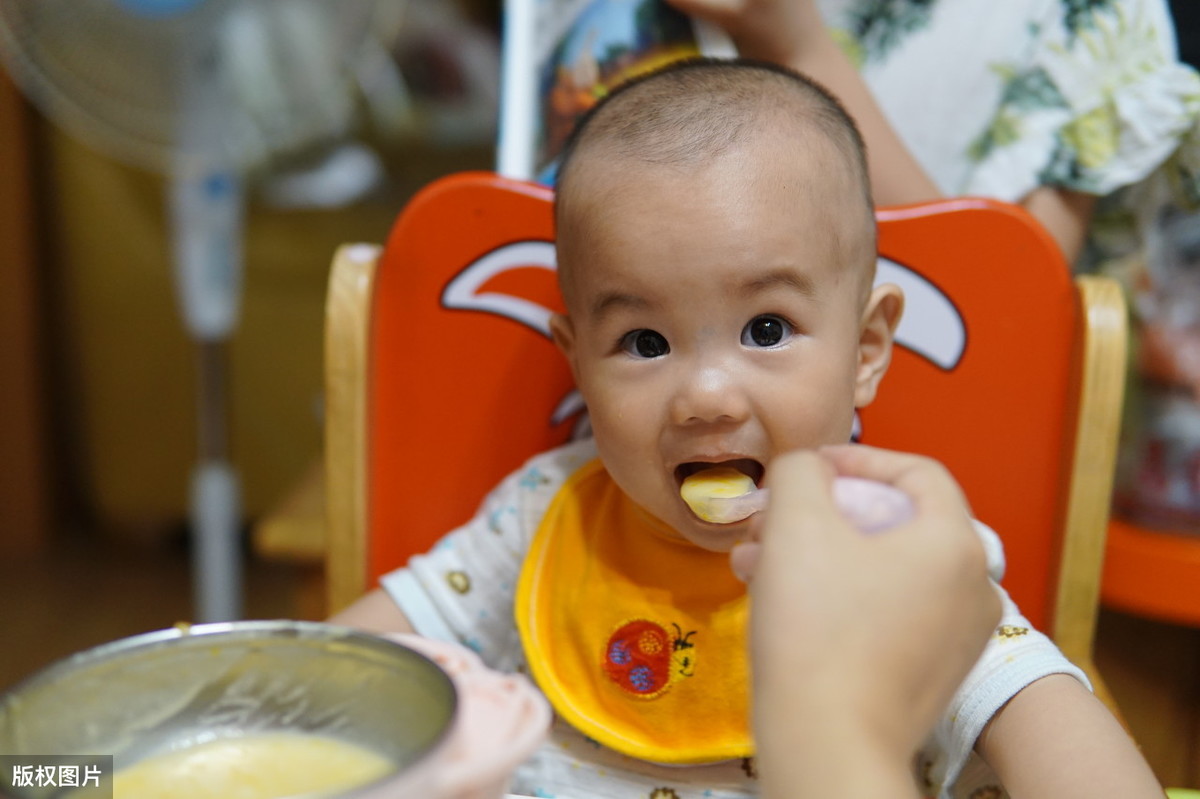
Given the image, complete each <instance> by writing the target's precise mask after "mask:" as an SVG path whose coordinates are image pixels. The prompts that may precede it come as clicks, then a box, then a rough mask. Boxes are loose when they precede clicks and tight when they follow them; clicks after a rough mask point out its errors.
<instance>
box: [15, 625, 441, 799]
mask: <svg viewBox="0 0 1200 799" xmlns="http://www.w3.org/2000/svg"><path fill="white" fill-rule="evenodd" d="M457 704H458V697H457V694H456V692H455V688H454V684H453V682H452V681H451V679H450V677H449V676H448V675H447V674H446V673H445V672H444V671H443V670H442V669H441V668H439V667H438V666H437V665H436V664H435V663H434V662H433V661H431V660H430V659H429V658H427V657H425V656H424V655H422V654H419V653H417V652H415V651H413V650H412V649H409V648H407V647H405V646H402V645H400V644H398V643H395V642H392V641H388V640H385V639H383V638H379V637H376V636H372V635H367V634H364V633H360V632H356V631H354V630H350V629H347V628H342V627H336V626H333V625H328V624H320V623H316V622H295V621H252V622H230V623H223V624H203V625H193V626H190V627H189V626H184V625H181V626H179V627H178V628H172V629H167V630H160V631H157V632H152V633H146V634H143V635H136V636H133V637H131V638H124V639H121V640H118V641H114V642H112V643H108V644H104V645H102V646H98V647H96V648H94V649H89V650H86V651H84V652H80V653H78V654H76V655H72V656H70V657H68V658H65V659H63V660H61V661H58V662H57V663H55V664H53V665H51V666H48V667H47V668H45V669H43V670H42V671H40V672H38V673H37V674H35V675H33V676H32V677H30V678H28V679H27V680H25V681H23V682H21V683H19V684H18V685H16V686H15V687H14V688H12V689H11V690H10V691H9V692H8V693H6V694H5V695H3V696H2V697H0V752H3V753H5V754H10V755H31V756H33V755H113V756H114V766H115V768H121V767H123V766H126V765H129V764H132V763H135V762H137V761H139V760H142V759H144V758H146V757H150V756H152V755H155V754H158V753H161V752H163V751H167V750H173V749H180V748H183V747H186V746H189V745H192V744H195V743H199V742H202V741H207V740H212V739H214V738H218V737H223V736H243V735H247V734H257V733H273V732H307V733H313V734H318V735H324V736H327V737H332V738H336V739H339V740H342V741H346V742H348V743H352V744H356V745H358V746H361V747H364V748H366V749H368V750H371V751H375V752H378V753H379V754H382V755H383V756H384V757H386V758H388V759H389V760H391V761H392V762H394V763H395V765H396V771H395V772H394V773H392V774H389V775H388V776H387V777H385V778H384V779H391V778H393V777H395V775H396V774H398V773H400V772H402V771H404V770H406V769H408V768H410V767H412V766H413V765H414V764H416V763H417V762H419V761H421V760H422V759H423V758H425V757H426V756H428V755H430V754H431V752H432V751H433V750H434V749H436V748H437V746H438V744H439V743H440V742H441V741H442V740H443V739H444V738H445V737H446V735H447V733H448V732H449V730H450V728H451V726H452V723H453V720H454V716H455V711H456V708H457ZM29 795H30V796H36V795H38V794H29Z"/></svg>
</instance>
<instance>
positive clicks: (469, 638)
mask: <svg viewBox="0 0 1200 799" xmlns="http://www.w3.org/2000/svg"><path fill="white" fill-rule="evenodd" d="M592 457H594V448H593V446H592V445H591V442H577V443H574V444H568V445H567V446H565V447H562V448H559V449H556V450H552V451H550V452H547V453H543V454H541V455H538V456H536V457H534V458H532V459H531V460H529V461H528V462H527V463H526V464H524V465H523V466H522V467H521V468H520V469H518V470H517V471H515V472H513V473H512V474H511V475H509V476H508V477H507V478H505V479H504V481H503V482H501V483H500V484H499V485H498V486H497V487H496V488H495V489H493V490H492V492H491V493H490V494H489V495H488V496H487V498H486V499H485V500H484V502H483V504H482V505H481V506H480V508H479V510H478V511H477V512H476V514H475V516H474V517H473V518H472V519H471V520H470V521H468V522H467V523H466V524H464V525H462V526H461V527H459V528H457V529H455V530H453V531H451V532H450V533H448V534H447V535H446V536H444V537H443V538H442V539H441V540H440V541H439V542H438V543H437V544H435V545H434V547H433V549H431V550H430V551H429V552H427V553H425V554H423V555H416V556H414V557H412V558H411V559H410V560H409V562H408V564H407V565H406V566H405V567H404V568H401V569H397V570H395V571H393V572H390V573H388V574H386V575H384V576H383V578H381V580H380V584H381V585H382V586H383V588H384V589H385V590H386V591H387V592H388V594H389V595H390V596H391V598H392V599H393V600H394V601H395V602H396V604H397V605H399V607H400V609H401V610H402V611H403V612H404V614H405V616H406V617H407V618H408V620H409V622H410V623H411V624H412V625H413V628H414V629H415V630H416V632H417V633H418V634H419V635H422V636H424V637H426V638H434V639H438V640H445V641H454V642H457V643H460V644H463V645H464V646H466V647H468V648H470V649H472V650H474V651H475V652H476V653H478V654H479V656H480V657H481V658H482V659H483V661H484V662H485V663H486V664H487V665H488V666H490V667H491V668H493V669H497V670H499V671H514V670H516V668H517V667H518V666H519V664H520V663H521V646H520V640H519V638H518V636H517V631H516V627H515V624H514V622H513V597H514V595H515V593H516V583H517V577H518V575H519V573H520V569H521V564H522V562H523V561H524V558H525V552H526V550H527V549H528V547H529V542H530V540H531V538H532V536H533V533H534V531H535V530H536V529H537V526H538V524H539V523H540V522H541V519H542V516H544V515H545V511H546V508H547V507H548V506H549V504H550V500H551V499H552V498H553V497H554V494H555V492H557V491H558V489H559V487H560V486H561V485H562V483H563V481H564V480H566V478H567V477H568V476H570V474H571V473H572V472H574V471H575V470H576V469H578V468H579V467H580V466H582V465H583V464H584V463H586V462H587V461H588V460H590V459H591V458H592Z"/></svg>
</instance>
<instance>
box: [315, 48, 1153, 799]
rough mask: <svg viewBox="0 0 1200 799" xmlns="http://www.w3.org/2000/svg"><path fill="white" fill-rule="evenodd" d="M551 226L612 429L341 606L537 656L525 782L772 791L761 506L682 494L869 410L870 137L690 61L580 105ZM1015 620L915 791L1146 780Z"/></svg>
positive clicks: (813, 98) (1108, 724)
mask: <svg viewBox="0 0 1200 799" xmlns="http://www.w3.org/2000/svg"><path fill="white" fill-rule="evenodd" d="M555 214H556V222H557V248H558V274H559V282H560V286H561V289H562V293H563V297H564V300H565V307H566V309H567V313H566V314H565V315H562V316H558V317H555V318H554V320H553V323H552V330H553V334H554V339H555V341H556V342H557V344H558V346H559V347H560V349H561V350H562V352H563V354H564V355H565V356H566V358H567V360H568V361H569V363H570V366H571V369H572V371H573V374H574V377H575V380H576V383H577V385H578V387H579V390H580V391H581V392H582V395H583V397H584V399H585V400H586V403H587V408H588V414H589V417H590V422H591V427H592V431H593V438H592V439H590V440H586V441H580V442H575V443H572V444H569V445H567V446H565V447H563V448H560V449H557V450H554V451H551V452H548V453H544V454H542V455H539V456H537V457H535V458H533V459H532V460H531V461H530V462H529V463H527V464H526V465H525V466H524V467H523V468H521V469H520V470H518V471H517V472H516V473H514V474H513V475H512V476H510V477H509V478H508V479H507V480H506V481H504V482H503V483H502V484H501V485H500V486H498V487H497V488H496V489H495V490H494V491H493V492H492V494H491V495H490V496H489V497H488V498H487V499H486V500H485V502H484V504H483V506H482V507H481V509H480V510H479V512H478V514H477V515H476V517H475V518H474V519H473V520H472V521H470V522H468V523H467V524H466V525H464V526H463V527H461V528H459V529H457V530H455V531H453V532H450V533H449V534H448V535H447V536H446V537H445V539H443V541H442V542H441V543H440V544H439V545H438V546H437V547H436V548H435V549H434V550H433V551H431V552H430V553H428V554H427V555H424V556H419V557H415V558H413V559H412V560H411V561H410V562H409V564H408V565H407V566H406V567H405V568H403V569H399V570H397V571H396V572H393V573H392V574H389V575H387V576H385V577H384V578H383V580H382V588H381V589H380V590H377V591H376V592H374V593H372V594H370V595H368V596H367V597H365V598H363V599H362V600H360V601H359V602H358V603H357V604H355V605H354V606H352V607H351V608H349V609H347V610H346V611H344V612H343V613H341V614H339V615H338V616H336V617H334V618H333V619H332V621H334V622H338V623H345V624H351V625H355V626H359V627H364V628H367V629H372V630H378V631H407V630H410V629H412V630H415V631H416V632H418V633H419V634H422V635H426V636H430V637H435V638H444V639H448V640H454V641H459V642H461V643H465V644H466V645H468V646H470V647H471V648H473V649H475V650H476V651H477V652H479V653H480V654H481V655H482V656H483V658H484V659H485V660H486V661H487V662H488V663H489V665H491V666H492V667H493V668H497V669H501V670H514V669H523V670H527V671H529V672H530V673H531V674H532V676H533V677H534V678H535V680H536V681H537V683H538V685H539V687H540V688H541V689H542V690H543V691H544V692H545V693H546V695H547V697H548V698H549V699H550V701H551V703H552V704H553V705H554V708H555V710H556V712H557V716H558V718H557V721H556V723H555V726H554V728H553V730H552V733H551V736H550V740H549V741H548V742H547V744H546V745H545V746H543V747H542V749H541V750H540V751H539V753H538V754H537V755H535V757H534V758H532V759H531V760H530V761H528V762H527V763H525V764H524V765H523V766H522V767H521V769H520V771H519V772H518V774H517V776H516V781H515V783H514V785H513V788H512V789H513V791H514V792H516V793H520V794H526V795H530V796H542V797H546V796H559V797H574V798H575V799H583V798H584V797H593V796H596V797H601V796H603V797H609V796H611V797H652V798H653V799H685V798H689V797H696V799H699V798H700V797H747V796H754V795H756V793H757V787H756V775H755V769H754V761H753V758H752V755H753V753H754V746H753V741H752V738H751V736H750V732H749V718H748V715H749V700H748V682H749V670H748V666H747V662H746V651H745V625H746V613H747V600H746V593H745V589H744V586H743V585H742V584H741V583H740V582H739V581H738V580H737V579H736V578H735V577H733V575H732V573H731V571H730V568H729V561H728V556H727V554H726V553H728V552H729V550H730V549H731V548H732V547H733V545H734V544H735V543H737V542H738V541H739V540H741V539H743V538H745V536H746V535H747V531H748V528H749V525H750V523H751V522H750V521H748V520H744V521H740V522H736V523H730V524H716V523H713V522H709V521H704V520H702V519H701V518H699V517H698V516H697V515H696V514H695V513H694V512H693V511H692V510H691V508H690V507H689V506H688V504H687V503H685V502H684V501H683V499H682V498H681V496H680V488H681V485H682V484H683V482H684V480H685V479H686V478H687V477H688V476H689V475H692V474H694V473H696V472H698V471H701V470H704V469H706V468H710V467H713V466H714V465H722V466H725V467H730V468H733V469H736V470H738V471H740V472H743V473H744V474H746V475H749V476H750V477H751V478H752V479H753V480H754V481H756V482H759V481H761V479H762V476H763V473H764V470H765V468H766V467H767V465H768V464H769V463H770V462H771V461H772V460H773V459H774V458H775V457H776V456H779V455H781V454H783V453H786V452H788V451H791V450H797V449H811V448H815V447H819V446H822V445H827V444H839V443H844V442H846V441H847V440H848V439H849V437H850V434H851V428H852V425H853V421H854V414H855V409H856V408H860V407H863V406H865V405H867V404H868V403H870V402H871V401H872V399H873V398H874V396H875V392H876V390H877V388H878V386H879V382H880V380H881V379H882V378H883V375H884V373H885V372H886V370H887V367H888V364H889V361H890V358H891V349H892V339H893V333H894V331H895V329H896V325H897V323H898V322H899V319H900V315H901V312H902V309H903V296H902V294H901V292H900V290H899V289H898V288H897V287H895V286H892V285H882V286H874V285H873V282H874V265H875V258H876V248H875V221H874V215H873V204H872V199H871V191H870V186H869V183H868V179H867V172H866V166H865V156H864V152H863V145H862V140H861V138H860V136H859V133H858V131H857V129H856V127H855V125H854V123H853V121H852V120H851V119H850V118H849V117H848V116H847V115H846V113H845V112H844V111H843V109H842V107H841V106H840V105H839V104H838V102H837V101H836V100H835V99H834V98H833V97H832V96H830V95H829V94H828V93H827V92H826V91H825V90H824V89H822V88H821V87H819V86H817V85H816V84H814V83H812V82H811V81H809V80H807V79H805V78H803V77H802V76H800V75H798V74H796V73H793V72H791V71H789V70H786V69H783V68H779V67H774V66H770V65H767V64H762V63H757V62H748V61H736V62H728V61H706V60H698V61H690V62H684V63H682V64H677V65H673V66H671V67H668V68H666V69H664V70H662V71H659V72H656V73H654V74H652V75H650V76H648V77H644V78H642V79H639V80H636V81H634V82H631V83H629V84H626V85H625V86H623V87H622V88H620V89H618V90H617V91H615V92H613V93H612V94H611V95H610V96H609V97H608V98H607V99H606V100H605V101H604V102H603V103H601V104H600V105H598V106H597V107H596V108H595V109H593V111H592V112H591V113H590V114H589V115H588V116H587V117H586V118H585V119H584V121H583V122H582V123H581V125H580V127H579V128H578V130H577V131H576V133H575V135H574V137H573V138H572V139H571V141H570V142H569V143H568V145H567V148H566V150H565V152H564V157H563V160H562V166H561V168H560V172H559V178H558V188H557V196H556V208H555ZM963 516H964V518H965V517H966V509H965V508H964V509H963ZM988 541H989V543H990V545H991V546H992V547H993V550H992V557H993V560H994V564H995V563H999V562H1000V561H1001V558H1002V556H1000V555H999V553H998V551H996V547H995V544H994V540H991V539H990V538H989V539H988ZM897 601H898V602H900V601H903V600H902V598H897ZM1002 625H1003V626H1002V627H1001V630H1002V631H1007V632H1006V633H1005V635H1006V636H1007V637H1009V638H1010V639H1014V640H1007V641H1005V642H1004V647H1003V651H1002V652H1001V651H999V647H998V646H995V645H989V647H988V650H987V651H985V653H984V655H983V658H982V659H981V661H980V663H979V664H978V665H977V666H976V668H975V670H974V671H973V672H972V674H971V675H970V676H969V677H968V679H967V681H966V682H965V683H964V686H963V688H962V690H960V692H959V695H958V696H957V697H956V698H955V701H954V703H953V704H952V705H951V707H950V708H949V709H948V710H947V711H946V714H945V717H944V719H943V721H942V722H941V723H940V724H939V725H938V727H937V729H936V730H935V734H934V736H933V738H932V739H931V741H930V742H929V744H928V746H927V747H926V748H925V750H924V751H923V752H922V753H921V756H920V758H919V760H918V762H916V763H914V778H915V779H917V780H918V784H919V785H921V790H923V791H925V792H926V794H928V795H940V796H944V797H952V796H963V797H968V796H976V797H977V796H1002V795H1003V794H1002V793H1001V792H1000V791H1001V788H1000V787H998V786H999V785H1000V784H1001V783H1004V784H1007V785H1009V787H1010V788H1012V789H1013V790H1014V792H1015V791H1016V790H1017V789H1018V788H1020V789H1024V790H1025V791H1026V792H1025V793H1023V794H1022V795H1027V796H1036V795H1044V796H1056V797H1061V796H1069V795H1081V796H1082V795H1084V792H1083V791H1080V792H1079V793H1074V792H1073V791H1074V789H1075V788H1076V787H1086V788H1088V789H1090V790H1091V791H1092V792H1091V793H1087V795H1118V794H1109V793H1105V791H1106V790H1109V789H1110V787H1111V786H1112V785H1117V786H1126V787H1127V786H1128V785H1130V784H1136V785H1139V786H1140V785H1142V784H1150V783H1144V782H1143V783H1137V782H1136V781H1135V782H1134V783H1129V782H1124V783H1123V782H1122V781H1121V779H1119V778H1115V777H1113V776H1112V772H1113V771H1114V770H1115V771H1120V770H1121V769H1125V768H1126V767H1127V766H1128V767H1129V768H1130V769H1134V770H1136V769H1139V768H1140V769H1142V770H1143V771H1139V772H1138V775H1139V777H1141V776H1144V769H1145V766H1144V764H1143V763H1142V762H1141V761H1140V758H1139V757H1138V756H1137V754H1136V751H1135V750H1134V749H1133V748H1132V746H1131V745H1130V744H1129V741H1128V739H1127V738H1126V737H1125V736H1124V734H1123V733H1122V732H1121V730H1120V727H1119V725H1117V724H1116V722H1115V721H1114V720H1113V719H1112V717H1111V716H1110V715H1108V714H1107V712H1106V711H1104V709H1103V707H1102V705H1100V704H1099V702H1098V701H1096V700H1095V699H1094V698H1093V697H1092V695H1091V694H1090V693H1089V692H1088V690H1087V689H1086V687H1085V685H1084V683H1085V682H1086V678H1085V677H1084V676H1083V674H1082V673H1081V672H1080V671H1079V670H1078V669H1076V668H1075V667H1074V666H1073V665H1071V664H1070V663H1069V662H1067V661H1066V660H1065V659H1064V658H1063V657H1062V655H1061V654H1060V653H1059V652H1058V650H1057V649H1056V648H1055V647H1054V645H1053V644H1052V643H1050V642H1049V641H1048V640H1047V639H1046V638H1045V637H1043V636H1042V635H1040V634H1039V633H1037V632H1036V631H1034V630H1031V629H1030V625H1029V624H1028V623H1027V622H1025V621H1024V619H1023V618H1022V617H1021V616H1020V614H1019V612H1018V611H1017V610H1016V608H1015V607H1013V606H1012V604H1011V602H1006V607H1005V617H1004V619H1003V621H1002ZM779 634H780V635H788V631H787V630H780V631H779ZM810 643H811V646H813V647H820V646H821V642H819V641H813V642H810ZM994 643H995V642H994ZM880 668H884V669H886V668H887V664H880ZM1035 681H1036V682H1035ZM1014 697H1016V699H1014ZM1006 703H1007V704H1006ZM1002 707H1003V708H1004V710H1003V711H1002V712H1001V713H997V711H998V710H1000V709H1001V708H1002ZM1001 720H1003V722H1004V723H999V722H1000V721H1001ZM1085 725H1086V727H1085ZM1085 729H1086V738H1085ZM981 736H982V737H981ZM977 742H978V744H977ZM863 745H864V746H868V745H870V742H869V741H864V742H863ZM981 755H982V757H980V756H981ZM985 761H986V762H985ZM989 763H990V766H991V767H992V768H989ZM993 769H994V771H993ZM1101 775H1103V776H1101ZM1051 778H1053V779H1051ZM1077 778H1078V779H1080V780H1082V782H1080V783H1079V785H1078V786H1076V784H1075V780H1076V779H1077ZM1089 780H1090V782H1089ZM1151 783H1152V780H1151ZM1064 786H1065V787H1064ZM989 788H992V789H993V791H992V792H988V793H977V791H978V790H988V789H989ZM1120 795H1123V796H1125V797H1130V796H1134V795H1143V794H1140V793H1137V792H1130V791H1128V790H1126V791H1125V793H1124V794H1120ZM1144 795H1156V794H1153V793H1150V794H1144Z"/></svg>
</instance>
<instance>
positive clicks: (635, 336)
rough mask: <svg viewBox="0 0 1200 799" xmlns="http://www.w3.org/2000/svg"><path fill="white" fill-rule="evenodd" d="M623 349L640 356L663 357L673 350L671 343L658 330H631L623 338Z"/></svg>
mask: <svg viewBox="0 0 1200 799" xmlns="http://www.w3.org/2000/svg"><path fill="white" fill-rule="evenodd" d="M621 349H622V350H624V351H625V352H627V353H629V354H630V355H634V356H636V357H638V358H661V357H662V356H664V355H666V354H667V353H668V352H670V351H671V345H670V344H668V343H667V340H666V339H665V338H664V337H663V335H662V333H659V332H658V331H656V330H647V329H645V328H642V329H641V330H631V331H629V332H628V333H626V334H625V335H624V337H622V338H621Z"/></svg>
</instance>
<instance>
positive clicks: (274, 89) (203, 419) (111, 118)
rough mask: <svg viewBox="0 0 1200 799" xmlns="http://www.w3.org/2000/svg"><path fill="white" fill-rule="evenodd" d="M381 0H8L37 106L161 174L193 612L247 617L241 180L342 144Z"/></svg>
mask: <svg viewBox="0 0 1200 799" xmlns="http://www.w3.org/2000/svg"><path fill="white" fill-rule="evenodd" d="M375 2H376V0H340V1H339V2H333V0H0V51H2V53H3V55H4V56H5V60H6V63H7V65H8V67H9V69H10V71H11V73H12V75H13V77H14V80H15V82H16V83H17V84H18V85H19V86H21V87H22V88H23V89H24V91H25V92H26V94H27V95H28V96H29V97H30V98H31V99H32V101H33V102H34V103H35V104H36V105H37V106H38V107H39V108H40V109H41V110H42V111H43V113H45V114H46V115H47V116H48V117H49V118H51V119H52V120H55V121H56V122H58V123H59V124H60V125H62V126H63V127H64V129H66V130H68V131H69V132H71V133H73V134H74V135H75V136H77V137H78V138H80V139H81V140H84V141H85V142H86V143H88V144H90V145H91V146H92V147H94V148H96V149H98V150H101V151H103V152H105V153H107V154H109V155H111V156H112V157H114V158H117V159H119V160H122V161H124V162H126V163H130V164H133V165H135V166H139V167H142V168H146V169H151V170H155V171H159V172H161V173H163V174H164V175H166V176H167V186H168V192H167V194H168V196H167V198H166V201H167V203H168V205H169V208H170V215H169V219H170V224H171V233H172V250H173V252H172V259H173V265H174V275H175V286H176V290H177V291H176V293H177V296H178V300H179V303H180V308H181V312H182V316H183V321H184V324H185V326H186V328H187V331H188V333H189V335H190V336H191V338H192V339H193V340H194V341H195V342H196V345H197V350H198V355H197V363H198V369H199V374H198V378H199V380H198V385H199V393H200V396H199V402H198V406H199V409H200V411H199V430H198V441H199V448H198V459H197V462H196V464H195V466H194V469H193V474H192V478H191V491H190V507H189V515H190V523H191V530H192V551H193V556H192V557H193V575H194V589H193V591H194V594H193V595H194V602H195V608H194V614H195V617H196V619H197V620H198V621H226V620H231V619H236V618H238V617H239V616H240V615H241V605H242V587H241V560H240V546H239V540H238V539H239V535H238V533H239V527H240V496H239V495H240V491H239V487H238V481H237V477H236V474H235V471H234V469H233V468H232V466H231V464H230V462H229V459H228V456H227V441H226V432H225V427H226V424H225V419H224V414H225V391H226V386H225V379H224V378H225V371H226V369H225V351H226V347H227V344H228V340H229V338H230V336H231V333H232V331H233V329H234V327H235V325H236V323H237V316H238V306H239V299H240V292H241V272H242V264H241V257H242V256H241V238H242V236H241V229H242V218H243V212H244V211H243V209H244V197H245V193H246V186H247V184H250V183H252V182H253V181H254V180H255V179H256V178H257V177H259V176H262V175H265V174H268V173H269V170H270V169H271V168H272V167H273V166H275V165H277V164H279V163H281V162H287V161H288V160H289V159H299V158H302V157H303V158H309V159H311V158H312V157H313V154H314V153H320V152H326V153H328V152H334V151H336V150H337V149H338V147H339V146H344V145H345V144H346V143H347V138H348V135H349V134H350V133H351V132H352V129H353V127H354V125H355V123H356V116H357V114H356V109H357V103H356V92H355V91H354V89H355V86H354V76H355V70H356V66H357V65H356V60H357V59H359V58H362V57H364V56H368V55H369V56H372V57H374V58H375V60H376V61H377V60H378V54H379V53H378V50H379V48H378V46H375V47H372V45H373V44H374V45H378V42H373V40H372V37H371V27H372V22H371V18H372V12H373V8H374V4H375ZM393 5H394V3H393ZM369 171H370V170H367V172H369ZM361 172H362V170H360V173H361Z"/></svg>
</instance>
